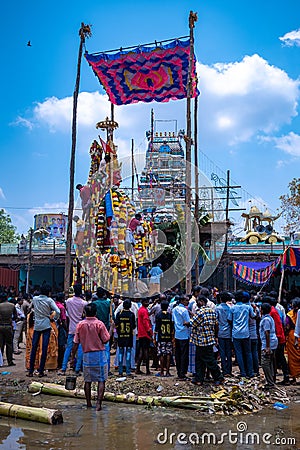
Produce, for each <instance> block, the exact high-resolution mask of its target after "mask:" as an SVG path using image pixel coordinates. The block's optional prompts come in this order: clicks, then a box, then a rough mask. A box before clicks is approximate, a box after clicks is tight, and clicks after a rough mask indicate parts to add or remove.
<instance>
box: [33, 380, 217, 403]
mask: <svg viewBox="0 0 300 450" xmlns="http://www.w3.org/2000/svg"><path fill="white" fill-rule="evenodd" d="M28 392H31V393H35V394H38V393H43V394H49V395H59V396H63V397H71V398H81V399H84V398H85V395H84V391H83V389H74V390H73V391H70V390H67V389H65V387H64V386H62V385H59V384H53V383H39V382H36V381H33V382H32V383H31V384H30V385H29V386H28ZM96 398H97V391H92V399H96ZM104 400H106V401H110V402H120V403H131V404H136V405H149V406H172V407H176V408H188V409H198V410H210V409H214V408H215V407H217V408H218V407H221V406H222V405H223V404H224V403H225V401H221V400H219V399H216V398H212V397H210V396H207V397H204V396H203V397H187V396H185V397H180V396H176V397H161V396H143V395H135V394H133V393H128V394H115V393H113V392H105V393H104Z"/></svg>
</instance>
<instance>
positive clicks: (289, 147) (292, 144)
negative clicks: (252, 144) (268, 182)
mask: <svg viewBox="0 0 300 450" xmlns="http://www.w3.org/2000/svg"><path fill="white" fill-rule="evenodd" d="M261 140H263V141H266V142H273V143H274V145H275V147H276V148H278V149H279V150H282V151H284V152H285V153H288V154H289V155H292V156H300V136H299V134H296V133H293V132H292V131H291V132H290V133H289V134H287V135H285V136H281V137H262V138H261ZM278 163H279V161H278V162H277V165H278Z"/></svg>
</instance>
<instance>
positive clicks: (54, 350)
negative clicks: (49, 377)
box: [25, 310, 58, 370]
mask: <svg viewBox="0 0 300 450" xmlns="http://www.w3.org/2000/svg"><path fill="white" fill-rule="evenodd" d="M33 326H34V311H33V310H31V311H30V313H29V314H28V316H27V334H26V362H25V364H26V369H27V370H29V363H30V353H31V346H32V336H33ZM41 342H42V337H41V339H40V342H39V345H38V349H37V352H36V359H35V364H34V368H35V369H37V368H38V367H39V364H40V359H41V356H42V345H41ZM57 357H58V329H57V326H56V323H55V321H51V333H50V340H49V345H48V351H47V359H46V364H45V369H47V370H55V369H57Z"/></svg>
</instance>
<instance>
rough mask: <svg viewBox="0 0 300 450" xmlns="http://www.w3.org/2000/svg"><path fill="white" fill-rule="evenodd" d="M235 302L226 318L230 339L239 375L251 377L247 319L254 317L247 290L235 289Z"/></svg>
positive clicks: (251, 364)
mask: <svg viewBox="0 0 300 450" xmlns="http://www.w3.org/2000/svg"><path fill="white" fill-rule="evenodd" d="M234 297H235V300H236V304H235V305H233V306H232V308H231V309H230V313H229V317H228V320H229V322H230V323H231V324H232V340H233V346H234V351H235V356H236V360H237V363H238V366H239V369H240V376H241V377H248V378H253V376H254V372H253V360H252V354H251V343H250V330H249V319H250V317H251V318H252V319H254V318H255V317H256V314H255V313H254V311H253V309H252V307H251V305H250V304H249V300H250V295H249V294H248V292H244V291H237V292H236V293H235V294H234Z"/></svg>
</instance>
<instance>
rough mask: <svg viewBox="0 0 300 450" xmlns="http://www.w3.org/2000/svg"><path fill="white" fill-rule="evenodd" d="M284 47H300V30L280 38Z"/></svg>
mask: <svg viewBox="0 0 300 450" xmlns="http://www.w3.org/2000/svg"><path fill="white" fill-rule="evenodd" d="M279 39H280V40H281V42H283V44H284V45H287V46H288V47H292V46H293V45H295V46H297V47H300V28H298V30H293V31H290V32H289V33H286V34H285V35H284V36H282V37H280V38H279Z"/></svg>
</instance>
